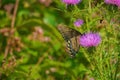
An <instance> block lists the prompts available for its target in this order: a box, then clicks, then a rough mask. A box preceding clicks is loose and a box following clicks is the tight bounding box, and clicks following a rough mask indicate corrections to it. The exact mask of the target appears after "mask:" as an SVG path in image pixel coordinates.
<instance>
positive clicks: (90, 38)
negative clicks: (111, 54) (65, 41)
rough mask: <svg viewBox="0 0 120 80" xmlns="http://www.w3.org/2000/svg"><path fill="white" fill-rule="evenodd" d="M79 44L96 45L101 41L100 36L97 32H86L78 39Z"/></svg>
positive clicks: (84, 45)
mask: <svg viewBox="0 0 120 80" xmlns="http://www.w3.org/2000/svg"><path fill="white" fill-rule="evenodd" d="M79 41H80V45H81V46H83V47H92V46H97V45H98V44H99V43H100V42H101V37H100V35H99V34H98V33H92V32H90V33H86V34H84V35H82V36H81V37H80V39H79Z"/></svg>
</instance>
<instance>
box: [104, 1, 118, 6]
mask: <svg viewBox="0 0 120 80" xmlns="http://www.w3.org/2000/svg"><path fill="white" fill-rule="evenodd" d="M105 3H106V4H113V5H116V6H118V7H120V0H105Z"/></svg>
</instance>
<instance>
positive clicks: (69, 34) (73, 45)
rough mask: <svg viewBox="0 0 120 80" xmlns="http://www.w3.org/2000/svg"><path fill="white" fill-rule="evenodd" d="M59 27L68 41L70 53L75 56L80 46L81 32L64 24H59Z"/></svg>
mask: <svg viewBox="0 0 120 80" xmlns="http://www.w3.org/2000/svg"><path fill="white" fill-rule="evenodd" d="M57 28H58V30H59V31H60V33H61V34H62V36H63V38H64V39H65V41H66V42H67V47H68V51H69V53H70V55H71V56H72V57H74V56H75V55H76V53H77V52H78V50H79V47H80V45H79V37H80V35H81V33H80V32H78V31H76V30H74V29H72V28H69V27H67V26H65V25H63V24H60V25H58V27H57Z"/></svg>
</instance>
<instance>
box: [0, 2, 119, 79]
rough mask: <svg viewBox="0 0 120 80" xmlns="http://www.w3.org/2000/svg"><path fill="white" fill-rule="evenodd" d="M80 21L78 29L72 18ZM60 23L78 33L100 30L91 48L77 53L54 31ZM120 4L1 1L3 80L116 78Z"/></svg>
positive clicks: (1, 63) (0, 54) (0, 60)
mask: <svg viewBox="0 0 120 80" xmlns="http://www.w3.org/2000/svg"><path fill="white" fill-rule="evenodd" d="M78 18H81V19H83V20H84V24H83V25H82V26H81V27H80V28H76V27H75V26H74V24H73V22H74V21H75V20H76V19H78ZM60 23H64V24H66V25H68V26H69V27H73V28H75V29H76V30H78V31H80V32H81V33H85V32H89V31H94V32H99V33H100V35H101V38H102V42H101V44H100V45H99V46H97V47H96V48H95V49H94V51H93V52H91V51H90V50H92V49H87V48H83V47H80V51H79V53H78V54H77V55H76V57H75V58H71V57H70V56H69V54H68V53H67V52H66V51H65V50H66V45H65V42H64V40H63V38H62V36H61V34H60V33H59V32H58V30H57V28H56V27H57V25H58V24H60ZM119 31H120V9H119V8H118V7H117V6H115V5H108V4H105V3H104V1H103V0H82V2H81V3H79V4H78V5H76V6H74V5H69V6H66V5H65V4H64V3H62V2H61V1H60V0H0V66H1V67H0V79H1V80H94V79H95V80H120V69H119V68H120V66H119V64H120V62H119V61H120V32H119Z"/></svg>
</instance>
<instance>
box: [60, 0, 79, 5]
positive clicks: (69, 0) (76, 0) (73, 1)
mask: <svg viewBox="0 0 120 80" xmlns="http://www.w3.org/2000/svg"><path fill="white" fill-rule="evenodd" d="M62 2H64V3H66V4H78V3H80V2H81V0H62Z"/></svg>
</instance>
